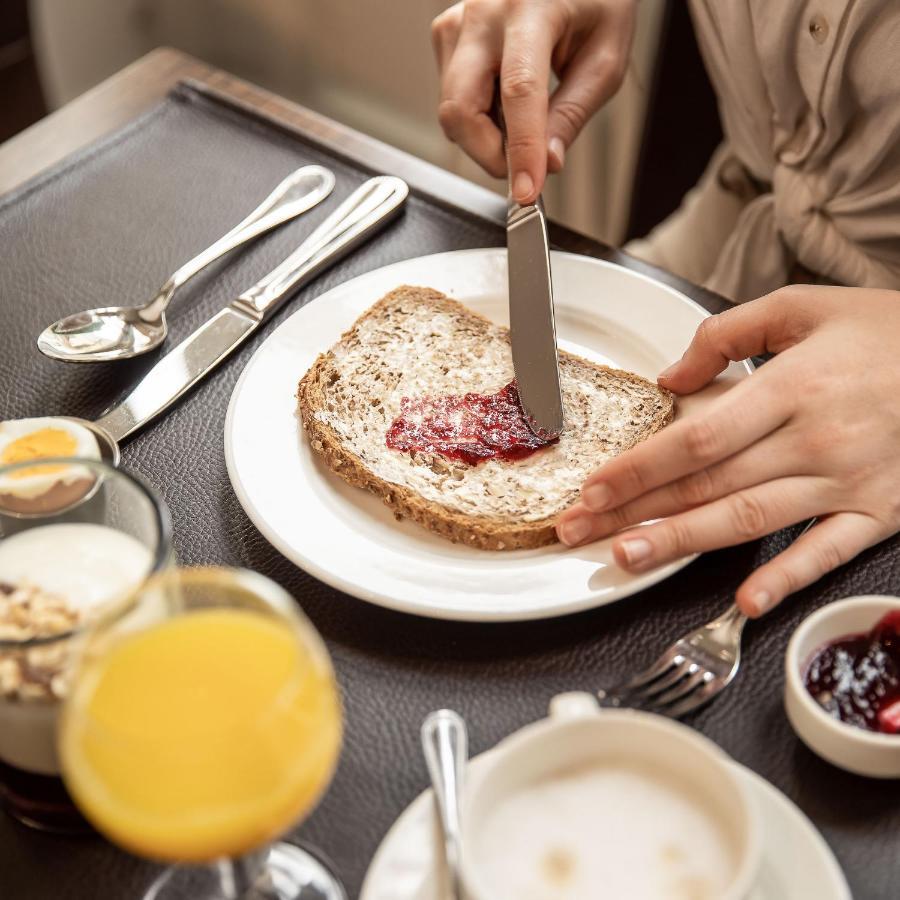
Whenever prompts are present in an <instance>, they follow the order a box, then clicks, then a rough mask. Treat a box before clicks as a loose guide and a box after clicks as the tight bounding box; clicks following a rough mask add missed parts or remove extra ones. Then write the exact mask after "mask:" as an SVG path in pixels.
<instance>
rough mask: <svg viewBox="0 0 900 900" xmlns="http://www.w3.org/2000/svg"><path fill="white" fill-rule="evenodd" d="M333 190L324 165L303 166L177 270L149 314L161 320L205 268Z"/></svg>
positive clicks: (149, 310)
mask: <svg viewBox="0 0 900 900" xmlns="http://www.w3.org/2000/svg"><path fill="white" fill-rule="evenodd" d="M333 188H334V173H333V172H331V171H330V170H328V169H326V168H324V166H302V167H301V168H299V169H297V170H296V171H294V172H291V174H290V175H288V176H287V178H285V179H284V181H282V182H281V184H279V185H278V186H277V187H276V188H275V190H273V191H272V193H271V194H269V196H268V197H266V199H265V200H263V202H262V203H260V204H259V206H257V207H256V209H254V210H253V212H252V213H250V215H248V216H247V217H246V218H245V219H243V220H242V221H241V222H238V224H237V225H235V226H234V228H232V229H231V231H229V232H228V233H227V234H223V235H222V237H220V238H219V239H218V240H217V241H216V242H215V243H214V244H212V245H211V246H209V247H207V248H206V249H205V250H202V251H201V252H200V253H198V254H197V255H196V256H195V257H194V258H193V259H189V260H188V261H187V262H186V263H185V264H184V265H183V266H181V267H180V268H179V269H178V270H177V271H175V272H174V273H173V274H172V275H171V276H170V277H169V280H168V281H167V282H166V283H165V284H164V285H163V287H162V288H161V289H160V292H159V294H158V295H157V297H156V299H154V300H153V302H152V303H151V304H150V307H148V312H147V315H150V316H151V317H152V318H154V319H155V318H158V317H159V314H160V313H162V312H165V310H166V307H168V305H169V303H170V302H171V300H172V295H173V294H174V292H175V290H176V289H177V288H179V287H181V285H183V284H184V283H185V282H186V281H187V280H188V279H190V278H193V277H194V276H195V275H196V274H197V273H198V272H199V271H200V270H201V269H204V268H206V266H208V265H209V264H210V263H211V262H213V261H214V260H217V259H218V258H219V257H220V256H224V255H225V254H226V253H228V252H229V251H231V250H234V249H235V248H236V247H239V246H240V245H241V244H245V243H247V241H251V240H253V238H255V237H258V236H259V235H261V234H263V233H265V232H266V231H269V230H270V229H272V228H275V227H277V226H278V225H281V224H283V223H284V222H287V221H289V220H290V219H293V218H295V217H296V216H299V215H300V214H301V213H304V212H306V211H307V210H309V209H312V208H313V207H314V206H315V205H316V204H317V203H321V202H322V201H323V200H324V199H325V198H326V197H327V196H328V195H329V194H330V193H331V191H332V189H333Z"/></svg>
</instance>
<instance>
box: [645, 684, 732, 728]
mask: <svg viewBox="0 0 900 900" xmlns="http://www.w3.org/2000/svg"><path fill="white" fill-rule="evenodd" d="M728 683H729V682H727V681H717V680H713V681H710V682H708V683H707V684H705V685H703V686H702V687H700V688H698V689H697V690H696V691H694V692H693V693H692V694H690V695H689V696H687V697H685V698H684V699H683V700H682V701H681V702H680V703H676V704H674V705H673V706H668V707H666V708H665V709H661V710H659V712H661V713H662V714H663V715H664V716H669V718H671V719H680V718H681V717H682V716H686V715H688V713H692V712H694V710H696V709H699V708H700V707H701V706H703V705H704V704H706V703H708V702H709V701H710V700H712V699H713V697H715V696H716V695H717V694H718V693H719V692H720V691H721V690H722V689H723V688H725V687H726V686H727V685H728Z"/></svg>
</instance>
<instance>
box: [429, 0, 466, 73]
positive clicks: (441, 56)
mask: <svg viewBox="0 0 900 900" xmlns="http://www.w3.org/2000/svg"><path fill="white" fill-rule="evenodd" d="M462 20H463V4H462V3H455V4H454V5H453V6H451V7H449V8H448V9H445V10H444V11H443V12H442V13H441V14H440V15H439V16H437V17H436V18H435V19H434V21H433V22H432V23H431V46H432V49H433V50H434V56H435V59H436V60H437V64H438V72H443V71H444V67H445V66H446V65H447V62H448V61H449V59H450V57H451V56H453V51H454V50H455V49H456V43H457V41H458V40H459V34H460V30H461V29H462Z"/></svg>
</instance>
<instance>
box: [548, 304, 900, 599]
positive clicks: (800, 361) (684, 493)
mask: <svg viewBox="0 0 900 900" xmlns="http://www.w3.org/2000/svg"><path fill="white" fill-rule="evenodd" d="M763 352H770V353H776V354H777V356H775V358H774V359H772V360H770V361H769V362H767V363H766V364H765V365H764V366H763V367H762V368H761V369H759V370H758V371H757V372H755V373H754V374H753V376H752V377H750V378H748V379H746V380H744V381H742V382H740V383H739V384H737V385H736V386H735V387H734V388H733V389H731V390H730V391H728V392H727V393H725V394H723V395H722V396H721V397H719V398H718V399H717V400H715V401H714V402H713V403H712V404H710V406H709V407H708V408H707V409H706V410H705V411H704V412H702V413H700V414H697V415H693V416H688V417H687V418H685V419H683V420H681V421H679V422H676V423H675V424H674V425H671V426H669V427H668V428H665V429H664V430H663V431H661V432H660V433H659V434H656V435H654V436H653V437H651V438H649V439H648V440H647V441H645V442H643V443H641V444H639V445H638V446H636V447H634V448H632V449H631V450H629V451H627V452H626V453H623V454H622V455H621V456H619V457H617V458H616V459H614V460H612V461H611V462H609V463H607V464H606V465H605V466H603V468H602V469H600V470H599V471H597V472H595V473H594V474H593V475H591V476H590V478H588V479H587V481H586V482H585V484H584V488H583V490H582V498H581V500H580V501H579V502H578V503H576V504H575V506H573V507H572V508H571V509H569V510H567V511H566V512H565V513H563V515H562V516H561V517H560V520H559V523H558V525H557V532H558V534H559V537H560V540H562V541H563V542H564V543H566V544H569V545H576V544H582V543H585V542H587V541H593V540H596V539H597V538H601V537H606V536H607V535H610V534H612V533H613V532H616V531H620V530H621V529H623V528H625V529H628V528H630V526H633V525H636V524H638V523H640V522H643V521H646V520H647V519H654V518H657V517H663V516H666V517H668V518H666V519H665V520H664V521H662V522H658V523H656V524H654V525H648V526H644V527H642V528H640V529H631V530H626V531H625V532H624V533H623V534H620V535H619V536H618V537H616V539H615V541H614V542H613V552H614V554H615V558H616V561H617V562H618V563H619V565H621V566H622V567H623V568H626V569H628V570H629V571H632V572H642V571H644V570H646V569H650V568H653V567H655V566H658V565H660V564H662V563H665V562H668V561H670V560H673V559H677V558H678V557H681V556H684V555H686V554H689V553H695V552H698V551H705V550H714V549H716V548H718V547H726V546H729V545H731V544H739V543H742V542H744V541H749V540H753V539H754V538H758V537H761V536H762V535H765V534H768V533H770V532H773V531H777V530H778V529H780V528H784V527H786V526H788V525H792V524H794V523H797V522H801V521H803V520H805V519H809V518H812V517H813V516H817V517H818V518H819V522H818V524H816V525H815V526H814V527H813V528H812V529H811V530H810V531H809V532H807V533H806V534H805V535H803V536H802V537H801V538H799V539H798V540H797V541H796V542H795V543H794V544H792V545H791V546H790V547H789V548H788V549H787V550H785V551H784V552H783V553H781V554H779V555H778V556H776V557H775V558H774V559H773V560H771V561H770V562H768V563H766V564H765V565H763V566H761V567H760V568H759V569H757V570H756V571H755V572H754V573H753V574H752V575H750V577H749V578H747V580H746V581H745V582H744V583H743V584H742V585H741V586H740V588H739V589H738V592H737V603H738V605H739V606H740V608H741V609H742V610H743V611H744V612H745V613H747V614H748V615H750V616H759V615H761V614H763V613H765V612H766V611H768V610H769V609H771V608H772V607H773V606H775V604H777V603H779V602H780V601H781V600H782V599H783V598H784V597H786V596H787V595H788V594H790V593H793V592H794V591H797V590H799V589H800V588H802V587H805V586H806V585H808V584H811V583H812V582H814V581H816V580H817V579H818V578H820V577H821V576H822V575H824V574H825V573H826V572H829V571H831V570H832V569H835V568H837V567H838V566H840V565H841V564H843V563H845V562H847V561H848V560H850V559H852V558H853V557H854V556H856V554H858V553H859V552H861V551H862V550H864V549H865V548H866V547H870V546H872V545H873V544H876V543H878V542H879V541H881V540H883V539H884V538H886V537H888V536H890V535H892V534H894V533H895V532H896V531H898V530H900V292H896V291H886V290H871V289H869V290H866V289H857V288H837V287H834V288H832V287H812V286H802V287H800V286H798V287H788V288H784V289H782V290H780V291H776V292H775V293H773V294H770V295H768V296H767V297H763V298H762V299H760V300H756V301H754V302H752V303H747V304H745V305H744V306H740V307H737V308H735V309H732V310H729V311H728V312H725V313H723V314H722V315H719V316H714V317H712V318H710V319H707V320H706V321H704V323H703V325H702V326H701V327H700V329H699V330H698V331H697V334H696V335H695V337H694V339H693V341H692V342H691V345H690V347H688V349H687V352H686V353H685V354H684V356H683V357H682V359H681V360H680V361H679V362H677V363H676V364H675V365H674V366H672V367H671V368H670V369H668V370H666V371H665V372H663V373H662V374H661V375H660V376H659V383H660V384H661V385H662V386H664V387H667V388H669V389H670V390H672V391H674V392H675V393H676V394H689V393H692V392H693V391H696V390H698V389H700V388H701V387H703V386H704V385H705V384H707V383H708V382H709V381H711V380H712V379H713V378H714V377H715V376H716V375H717V374H718V373H719V372H721V371H722V370H723V369H724V368H725V367H726V366H727V365H728V361H729V360H741V359H745V358H747V357H749V356H753V355H755V354H759V353H763Z"/></svg>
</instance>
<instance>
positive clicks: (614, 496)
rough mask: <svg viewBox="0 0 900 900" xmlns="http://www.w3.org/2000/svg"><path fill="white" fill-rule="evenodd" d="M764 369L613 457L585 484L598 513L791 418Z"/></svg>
mask: <svg viewBox="0 0 900 900" xmlns="http://www.w3.org/2000/svg"><path fill="white" fill-rule="evenodd" d="M770 381H771V378H770V376H769V373H766V372H765V371H764V370H761V371H760V372H758V373H757V374H756V375H754V376H753V377H752V378H748V379H746V380H745V381H742V382H740V383H739V384H737V385H736V386H735V387H733V388H732V389H731V390H730V391H728V392H727V393H726V394H723V395H722V396H720V397H719V398H717V399H716V400H715V401H713V402H712V403H711V404H710V406H709V407H708V409H707V410H705V411H704V412H703V413H697V414H695V415H693V416H688V417H687V418H685V419H682V420H681V421H679V422H675V423H674V424H673V425H670V426H669V427H668V428H664V429H663V430H662V431H660V432H658V433H657V434H654V435H652V436H651V437H649V438H648V439H647V440H646V441H642V442H641V443H639V444H637V445H636V446H635V447H632V448H631V449H630V450H626V451H625V452H624V453H622V454H621V455H620V456H617V457H615V459H612V460H610V461H609V462H608V463H606V465H604V466H603V467H602V468H600V469H598V470H597V471H596V472H595V473H594V474H593V475H591V476H590V477H589V478H588V479H587V480H586V481H585V484H584V489H583V496H584V497H585V498H589V502H590V505H591V508H592V509H593V510H594V511H595V512H603V511H604V510H607V509H613V508H615V507H617V506H621V505H622V504H624V503H627V502H629V501H631V500H634V499H635V498H636V497H640V496H641V495H642V494H645V493H647V492H648V491H651V490H653V489H655V488H658V487H660V486H662V485H664V484H668V483H669V482H672V481H676V480H677V479H679V478H683V477H684V476H686V475H690V474H691V473H693V472H697V471H699V470H701V469H706V468H709V467H710V466H712V465H714V464H716V463H718V462H720V461H722V460H724V459H727V458H728V457H729V456H732V455H733V454H735V453H737V452H738V451H740V450H743V449H744V448H745V447H748V446H750V445H751V444H754V443H756V442H757V441H760V440H762V438H764V437H765V436H766V435H768V434H770V433H771V432H773V431H775V429H777V428H779V427H780V426H781V425H783V424H784V423H785V422H786V421H787V420H788V418H789V416H790V407H789V406H788V398H786V397H785V393H784V391H783V390H780V389H778V387H777V385H776V386H775V387H770Z"/></svg>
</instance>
